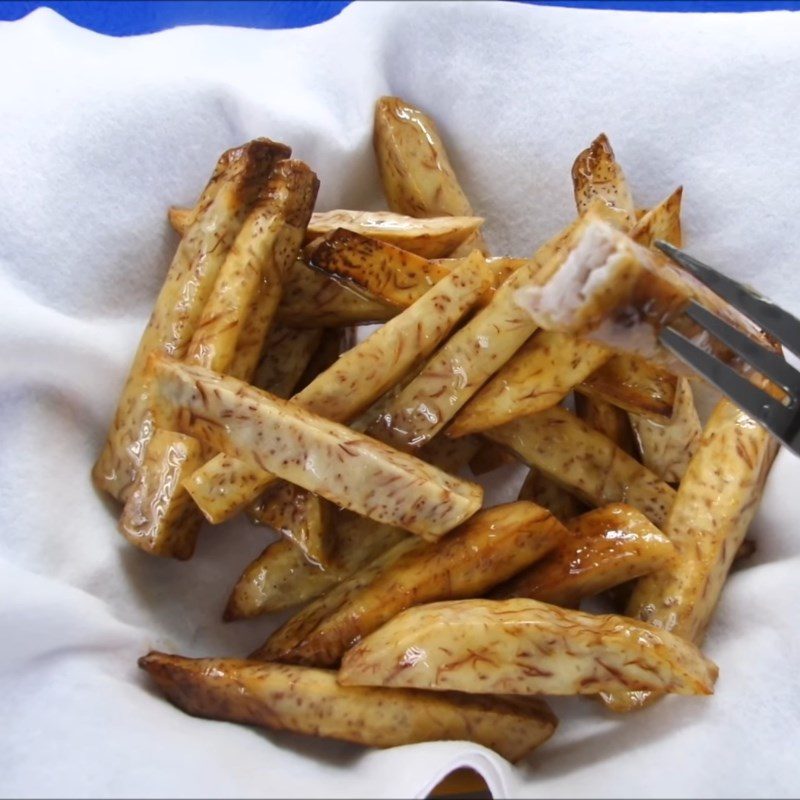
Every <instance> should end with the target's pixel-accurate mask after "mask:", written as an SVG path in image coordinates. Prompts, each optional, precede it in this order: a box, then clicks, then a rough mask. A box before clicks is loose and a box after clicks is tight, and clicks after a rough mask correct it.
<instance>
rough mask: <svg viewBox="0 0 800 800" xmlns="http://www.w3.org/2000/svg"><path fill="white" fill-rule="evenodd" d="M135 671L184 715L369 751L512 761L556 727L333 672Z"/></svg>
mask: <svg viewBox="0 0 800 800" xmlns="http://www.w3.org/2000/svg"><path fill="white" fill-rule="evenodd" d="M139 666H140V667H141V668H142V669H143V670H145V671H146V672H147V673H148V674H149V675H150V677H151V678H152V679H153V680H154V681H155V683H156V684H157V685H158V687H159V688H160V689H161V691H162V692H164V694H165V695H166V697H167V698H168V699H169V700H170V701H171V702H172V703H174V704H175V705H176V706H177V707H178V708H180V709H182V710H183V711H185V712H186V713H188V714H192V715H193V716H197V717H206V718H208V719H220V720H228V721H230V722H242V723H245V724H247V725H259V726H261V727H264V728H270V729H272V730H287V731H294V732H295V733H303V734H310V735H314V736H326V737H329V738H332V739H342V740H344V741H347V742H355V743H357V744H364V745H367V746H370V747H396V746H399V745H404V744H413V743H415V742H427V741H439V740H466V741H471V742H475V743H477V744H480V745H483V746H484V747H488V748H490V749H491V750H495V751H496V752H497V753H499V754H500V755H501V756H503V757H504V758H507V759H509V761H517V760H519V759H520V758H522V757H523V756H524V755H526V754H528V753H530V752H531V750H533V749H534V748H536V747H538V746H539V745H540V744H542V743H543V742H545V741H547V739H549V738H550V736H552V734H553V731H554V730H555V728H556V725H557V724H558V721H557V720H556V717H555V716H554V715H553V713H552V711H550V709H549V708H548V706H547V705H546V704H545V703H544V702H540V703H539V704H537V705H528V704H522V703H516V702H513V701H512V700H510V699H505V698H498V697H465V696H463V695H457V694H449V695H448V694H437V695H432V694H430V693H428V692H419V691H413V690H412V691H404V692H398V691H393V690H389V689H379V688H369V689H365V688H354V687H344V686H340V685H339V684H338V683H337V681H336V673H334V672H330V671H327V670H318V669H308V668H305V667H295V666H290V665H288V664H265V663H264V662H260V661H242V660H237V659H221V658H205V659H192V658H183V657H181V656H172V655H167V654H165V653H157V652H151V653H148V655H146V656H144V657H143V658H140V659H139Z"/></svg>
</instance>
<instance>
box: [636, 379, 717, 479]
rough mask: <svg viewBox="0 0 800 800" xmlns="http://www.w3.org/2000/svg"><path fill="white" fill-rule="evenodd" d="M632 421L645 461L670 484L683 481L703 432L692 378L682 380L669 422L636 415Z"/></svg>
mask: <svg viewBox="0 0 800 800" xmlns="http://www.w3.org/2000/svg"><path fill="white" fill-rule="evenodd" d="M631 424H632V425H633V430H634V433H635V434H636V439H637V441H638V443H639V450H640V452H641V453H642V463H643V464H644V465H645V466H646V467H647V468H648V469H651V470H652V471H653V472H655V474H656V475H658V476H659V477H660V478H661V479H662V480H665V481H666V482H667V483H678V482H680V480H681V478H683V475H684V473H685V472H686V468H687V467H688V466H689V461H690V460H691V458H692V456H693V455H694V454H695V452H696V451H697V448H698V446H699V444H700V438H701V436H702V433H703V429H702V426H701V424H700V417H699V416H698V414H697V409H696V408H695V407H694V398H693V396H692V387H691V385H690V384H689V380H688V378H679V379H678V390H677V396H676V399H675V408H674V410H673V412H672V419H671V420H670V421H669V423H668V424H666V425H663V424H659V423H658V422H652V421H651V420H649V419H647V418H645V417H642V416H639V415H633V414H632V415H631Z"/></svg>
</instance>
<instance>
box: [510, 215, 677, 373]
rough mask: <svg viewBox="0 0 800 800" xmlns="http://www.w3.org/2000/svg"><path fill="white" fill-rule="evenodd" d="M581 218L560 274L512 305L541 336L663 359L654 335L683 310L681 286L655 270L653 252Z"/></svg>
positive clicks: (672, 274) (667, 273)
mask: <svg viewBox="0 0 800 800" xmlns="http://www.w3.org/2000/svg"><path fill="white" fill-rule="evenodd" d="M587 220H589V222H588V224H587V225H586V226H585V227H584V228H582V229H581V230H580V231H579V233H578V235H577V236H576V237H575V238H574V239H573V242H572V246H571V248H570V250H569V257H568V258H567V259H566V260H565V261H564V264H563V266H562V267H561V269H559V270H558V271H557V272H555V274H554V275H553V277H552V278H551V279H550V280H548V281H546V282H544V283H541V285H535V284H533V283H532V284H531V285H529V286H528V287H526V288H525V289H523V290H521V291H519V292H518V293H517V300H518V301H519V303H520V305H522V306H523V307H524V308H526V309H527V310H528V311H529V312H530V314H531V317H532V318H533V319H534V320H535V321H536V324H538V325H539V326H540V327H542V328H544V329H545V330H559V331H564V332H567V333H572V334H574V335H576V336H585V337H587V338H590V339H592V340H594V341H599V342H601V343H603V344H607V345H609V346H611V347H617V348H620V349H623V350H624V351H626V352H632V351H634V350H635V354H637V355H642V356H644V357H645V358H648V359H657V358H659V357H660V356H661V357H663V350H664V348H663V347H662V346H661V345H660V344H659V342H658V331H659V330H660V329H661V328H662V327H664V326H665V325H666V324H668V323H669V322H671V321H672V320H674V319H675V318H676V317H677V316H678V315H679V314H680V313H681V312H682V311H683V310H684V309H685V308H686V306H687V305H688V303H689V301H690V299H691V297H690V293H689V291H688V289H687V287H686V286H684V285H683V284H682V283H681V282H680V281H679V280H678V279H677V277H676V273H675V272H673V271H669V270H667V269H663V268H659V267H658V266H657V264H658V262H659V256H658V254H656V253H654V252H651V251H649V250H646V249H645V248H643V247H641V246H640V245H637V244H636V243H635V242H634V241H633V240H632V239H630V238H629V237H627V236H626V235H625V234H624V233H622V232H621V231H619V230H617V229H616V228H614V227H613V226H611V225H609V224H608V223H607V222H605V221H601V220H597V219H595V218H593V217H592V216H591V215H587ZM674 361H675V359H672V360H671V361H670V363H673V362H674ZM684 369H685V368H684Z"/></svg>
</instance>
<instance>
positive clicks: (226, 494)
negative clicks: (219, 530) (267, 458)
mask: <svg viewBox="0 0 800 800" xmlns="http://www.w3.org/2000/svg"><path fill="white" fill-rule="evenodd" d="M277 480H278V479H277V478H276V477H275V476H274V475H272V474H271V473H265V472H264V470H262V469H260V468H259V467H256V466H254V465H253V464H250V463H246V462H243V461H241V460H240V459H238V458H234V457H233V456H229V455H226V454H225V453H217V454H216V455H215V456H214V457H213V458H211V459H209V460H208V461H206V462H205V463H204V464H202V465H201V466H199V467H198V468H197V469H196V470H195V471H194V472H192V473H191V474H189V475H187V476H186V478H185V479H184V481H183V486H184V488H185V489H186V491H187V492H189V494H190V495H191V497H192V500H193V501H194V503H195V505H196V506H197V508H198V510H199V511H201V512H202V514H203V516H204V517H205V518H206V519H207V520H208V521H209V522H210V523H212V525H218V524H219V523H221V522H225V521H226V520H228V519H231V518H232V517H234V516H236V514H238V513H239V512H240V511H242V509H244V508H245V507H246V506H247V504H248V503H249V502H250V501H251V500H252V499H253V498H254V497H258V496H259V495H260V494H261V492H263V491H264V490H265V489H266V488H267V487H268V486H271V485H273V484H274V483H275V482H276V481H277ZM243 498H244V499H243Z"/></svg>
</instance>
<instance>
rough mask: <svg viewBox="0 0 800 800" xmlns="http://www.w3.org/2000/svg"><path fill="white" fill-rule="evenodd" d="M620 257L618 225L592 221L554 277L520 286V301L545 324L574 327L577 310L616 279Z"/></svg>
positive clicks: (561, 327) (565, 327) (562, 327)
mask: <svg viewBox="0 0 800 800" xmlns="http://www.w3.org/2000/svg"><path fill="white" fill-rule="evenodd" d="M619 261H620V254H619V252H618V251H617V250H616V247H615V237H614V229H613V228H612V227H611V226H610V225H608V223H605V222H599V221H598V222H592V223H591V224H590V225H589V226H588V227H587V228H586V230H585V231H584V233H583V234H582V236H581V237H580V239H579V240H578V243H577V245H576V246H575V247H574V248H573V249H572V250H571V251H570V253H569V254H568V255H567V257H566V259H565V260H564V263H563V264H562V265H561V267H560V268H559V269H558V270H556V272H555V274H554V275H553V276H552V277H551V278H550V280H549V281H547V283H545V284H544V285H543V286H528V287H525V288H524V289H520V290H519V291H518V292H517V295H516V300H517V304H518V305H519V306H521V307H522V308H524V309H525V310H526V311H528V312H529V313H530V315H531V316H532V317H533V319H534V320H536V322H537V323H538V324H539V325H541V326H542V327H543V328H554V329H557V330H570V329H571V328H572V326H573V325H574V324H575V322H576V318H577V317H578V313H577V312H579V311H580V309H581V308H582V307H583V305H584V304H585V302H586V301H587V300H588V299H590V298H591V296H592V294H593V292H595V291H596V290H598V289H600V288H602V287H603V286H605V285H607V283H608V281H609V280H611V279H612V276H613V274H614V270H615V268H616V266H617V265H618V264H619Z"/></svg>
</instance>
